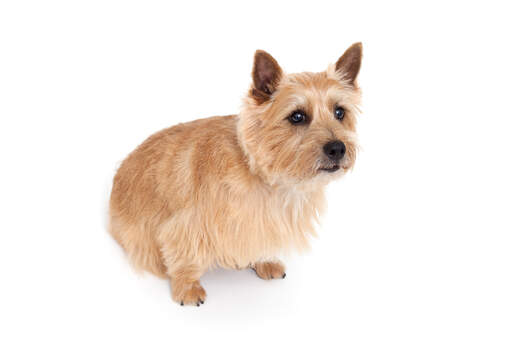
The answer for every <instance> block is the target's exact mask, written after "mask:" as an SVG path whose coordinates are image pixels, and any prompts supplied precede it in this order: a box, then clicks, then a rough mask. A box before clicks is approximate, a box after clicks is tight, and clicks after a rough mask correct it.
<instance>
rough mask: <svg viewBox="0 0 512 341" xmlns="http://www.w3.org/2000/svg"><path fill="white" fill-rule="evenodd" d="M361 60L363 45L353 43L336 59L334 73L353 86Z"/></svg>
mask: <svg viewBox="0 0 512 341" xmlns="http://www.w3.org/2000/svg"><path fill="white" fill-rule="evenodd" d="M362 58H363V44H361V43H355V44H353V45H352V46H350V47H349V48H348V49H347V51H345V53H344V54H343V56H341V57H340V59H338V61H337V62H336V71H337V72H338V73H339V74H341V75H342V76H343V78H344V79H346V80H348V81H349V83H350V84H352V85H353V84H355V81H356V78H357V74H358V73H359V69H360V68H361V59H362Z"/></svg>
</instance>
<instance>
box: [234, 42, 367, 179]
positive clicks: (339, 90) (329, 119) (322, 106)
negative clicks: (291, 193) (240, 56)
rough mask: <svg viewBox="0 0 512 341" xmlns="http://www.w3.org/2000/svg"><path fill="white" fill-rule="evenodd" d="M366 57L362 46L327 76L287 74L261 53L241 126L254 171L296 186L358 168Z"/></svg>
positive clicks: (350, 50)
mask: <svg viewBox="0 0 512 341" xmlns="http://www.w3.org/2000/svg"><path fill="white" fill-rule="evenodd" d="M361 57H362V47H361V44H360V43H358V44H354V45H352V46H351V47H350V48H349V49H348V50H347V51H346V52H345V53H344V54H343V56H341V57H340V59H339V60H338V61H337V63H336V65H333V66H330V67H329V68H328V69H327V70H326V71H325V72H320V73H309V72H304V73H298V74H284V73H283V72H282V70H281V68H280V67H279V65H278V64H277V62H276V61H275V60H274V58H272V56H270V55H269V54H268V53H266V52H264V51H257V52H256V54H255V58H254V67H253V73H252V76H253V84H252V87H251V90H250V91H249V96H248V98H247V99H246V102H245V106H244V108H243V110H242V113H241V115H240V121H239V126H238V133H239V138H240V141H241V143H242V145H243V148H244V150H245V152H246V154H247V157H248V159H249V163H250V166H251V168H252V170H253V171H255V172H259V173H260V174H261V175H262V176H264V177H265V178H266V179H267V180H269V181H270V182H272V183H292V184H293V183H298V182H304V181H308V180H313V179H319V180H330V179H332V178H335V177H338V176H340V175H342V174H344V173H345V172H346V171H347V170H349V169H350V168H351V167H352V166H353V164H354V161H355V157H356V150H357V143H356V130H355V128H356V115H357V113H358V104H359V101H360V90H359V87H358V86H357V82H356V77H357V74H358V72H359V68H360V65H361Z"/></svg>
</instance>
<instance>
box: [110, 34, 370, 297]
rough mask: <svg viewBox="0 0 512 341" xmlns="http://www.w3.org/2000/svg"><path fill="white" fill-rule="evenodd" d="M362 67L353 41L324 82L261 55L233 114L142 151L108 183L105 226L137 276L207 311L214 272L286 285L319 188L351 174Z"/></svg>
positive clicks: (310, 230)
mask: <svg viewBox="0 0 512 341" xmlns="http://www.w3.org/2000/svg"><path fill="white" fill-rule="evenodd" d="M361 59H362V45H361V43H356V44H353V45H352V46H350V47H349V48H348V49H347V50H346V51H345V53H344V54H343V55H342V56H341V57H340V58H339V59H338V60H337V62H336V63H335V64H331V65H330V66H329V67H328V68H327V69H326V70H325V71H323V72H318V73H312V72H302V73H296V74H286V73H284V72H283V70H282V69H281V67H280V66H279V64H278V63H277V61H276V60H275V59H274V58H273V57H272V56H271V55H270V54H268V53H267V52H265V51H262V50H258V51H256V53H255V55H254V63H253V69H252V84H251V86H250V89H249V92H248V94H247V95H246V96H245V98H244V100H243V105H242V108H241V110H240V113H239V115H232V116H216V117H210V118H206V119H200V120H196V121H192V122H188V123H184V124H178V125H176V126H173V127H170V128H167V129H164V130H162V131H160V132H157V133H156V134H154V135H152V136H150V137H149V138H148V139H147V140H146V141H145V142H143V143H142V144H141V145H140V146H139V147H137V148H136V149H135V150H134V151H133V152H132V153H131V154H130V155H129V156H128V157H127V158H126V159H125V160H124V161H123V162H122V164H121V166H120V167H119V169H118V171H117V173H116V175H115V177H114V182H113V187H112V193H111V198H110V223H109V230H110V233H111V234H112V236H113V237H114V239H115V240H117V242H118V243H119V244H120V245H121V246H122V248H123V249H124V250H125V251H126V253H127V255H128V257H129V259H130V261H131V263H133V265H134V266H135V268H137V269H140V270H145V271H149V272H151V273H153V274H155V275H157V276H159V277H162V278H168V279H170V283H171V291H172V298H173V300H174V301H176V302H177V303H180V304H181V305H197V306H199V305H200V304H202V303H204V301H205V299H206V292H205V290H204V289H203V287H202V286H201V284H200V282H199V280H200V277H201V275H203V274H204V273H205V271H207V270H208V269H211V268H215V267H223V268H230V269H244V268H251V269H253V270H254V271H255V272H256V274H257V275H258V276H259V277H261V278H262V279H266V280H269V279H278V278H284V277H285V276H286V273H285V268H284V265H283V264H282V262H281V261H280V260H279V258H278V257H279V256H282V255H283V254H287V253H289V252H290V251H302V250H306V249H308V248H309V244H308V239H309V238H310V237H311V236H314V235H315V229H314V228H315V226H316V224H317V223H318V217H319V215H320V214H321V213H322V211H323V207H324V202H325V200H324V188H325V186H326V185H327V184H328V183H329V182H330V181H332V180H334V179H337V178H339V177H341V176H342V175H343V174H345V173H347V171H348V170H350V169H351V168H352V167H353V165H354V162H355V159H356V153H357V150H358V144H357V136H356V119H357V116H358V114H359V112H360V109H359V105H360V99H361V90H360V88H359V86H358V83H357V76H358V73H359V70H360V67H361Z"/></svg>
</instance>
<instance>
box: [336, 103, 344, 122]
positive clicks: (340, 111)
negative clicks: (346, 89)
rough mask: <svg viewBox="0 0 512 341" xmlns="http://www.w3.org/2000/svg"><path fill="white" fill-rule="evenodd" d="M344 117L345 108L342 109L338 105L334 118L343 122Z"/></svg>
mask: <svg viewBox="0 0 512 341" xmlns="http://www.w3.org/2000/svg"><path fill="white" fill-rule="evenodd" d="M344 116H345V109H343V107H340V106H338V105H337V106H336V108H334V117H336V119H338V120H340V121H341V120H342V119H343V117H344Z"/></svg>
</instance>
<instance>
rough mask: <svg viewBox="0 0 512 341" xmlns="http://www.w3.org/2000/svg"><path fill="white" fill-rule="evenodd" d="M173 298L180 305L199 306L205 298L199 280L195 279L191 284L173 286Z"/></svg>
mask: <svg viewBox="0 0 512 341" xmlns="http://www.w3.org/2000/svg"><path fill="white" fill-rule="evenodd" d="M173 299H174V300H175V301H176V302H178V303H179V304H180V305H196V306H198V307H199V306H200V305H201V304H203V303H204V300H205V299H206V291H204V289H203V287H202V286H201V284H199V281H196V282H194V283H192V284H191V285H190V284H189V285H186V286H184V287H181V288H173Z"/></svg>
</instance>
